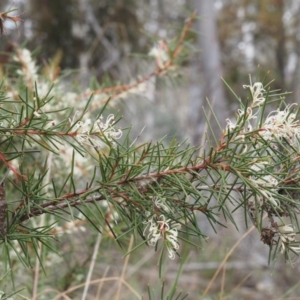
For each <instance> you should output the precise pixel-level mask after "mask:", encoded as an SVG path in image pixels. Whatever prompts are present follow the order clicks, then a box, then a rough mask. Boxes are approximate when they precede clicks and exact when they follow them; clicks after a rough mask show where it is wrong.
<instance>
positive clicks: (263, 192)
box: [249, 162, 279, 206]
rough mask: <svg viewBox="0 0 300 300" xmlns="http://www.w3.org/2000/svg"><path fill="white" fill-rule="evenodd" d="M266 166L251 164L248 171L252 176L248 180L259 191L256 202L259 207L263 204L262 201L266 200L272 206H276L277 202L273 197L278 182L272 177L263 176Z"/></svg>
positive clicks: (264, 163)
mask: <svg viewBox="0 0 300 300" xmlns="http://www.w3.org/2000/svg"><path fill="white" fill-rule="evenodd" d="M267 165H268V163H267V162H259V163H255V164H253V165H252V166H251V167H250V169H251V171H253V173H254V174H253V175H251V176H250V178H249V179H250V181H251V182H252V184H253V186H255V187H257V188H258V189H259V192H260V197H259V198H258V200H259V204H260V205H262V204H263V203H264V200H268V201H269V202H270V203H271V204H272V205H273V206H278V205H279V203H278V200H277V199H275V197H274V195H275V194H276V193H277V186H278V180H277V179H276V178H275V177H274V176H272V175H264V174H265V173H266V172H265V167H266V166H267Z"/></svg>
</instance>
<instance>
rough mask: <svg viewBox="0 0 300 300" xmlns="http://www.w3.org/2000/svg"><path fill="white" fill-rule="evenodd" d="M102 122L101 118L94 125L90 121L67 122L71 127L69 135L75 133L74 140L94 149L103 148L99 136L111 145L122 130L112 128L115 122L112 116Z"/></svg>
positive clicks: (120, 134) (119, 136)
mask: <svg viewBox="0 0 300 300" xmlns="http://www.w3.org/2000/svg"><path fill="white" fill-rule="evenodd" d="M102 120H103V117H102V116H101V117H100V118H99V119H98V120H96V122H94V123H93V122H92V120H91V119H87V120H86V121H76V122H74V121H72V120H69V121H70V123H71V126H73V127H72V131H71V132H70V133H76V135H75V138H76V140H77V141H78V142H79V143H80V144H81V145H83V144H88V145H91V146H93V147H95V148H96V149H98V148H101V147H102V146H103V138H102V139H101V138H100V139H99V137H101V136H102V137H103V136H104V137H105V139H107V140H108V141H109V142H111V143H113V142H114V140H116V139H119V138H121V136H122V130H121V129H117V130H116V129H115V128H114V126H113V123H114V120H115V118H114V115H113V114H111V115H109V116H108V117H107V119H106V122H105V123H103V122H102ZM97 137H98V138H97Z"/></svg>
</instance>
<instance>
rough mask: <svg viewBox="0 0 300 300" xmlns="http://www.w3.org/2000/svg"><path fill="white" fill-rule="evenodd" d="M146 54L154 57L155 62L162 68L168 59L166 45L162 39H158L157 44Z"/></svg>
mask: <svg viewBox="0 0 300 300" xmlns="http://www.w3.org/2000/svg"><path fill="white" fill-rule="evenodd" d="M148 55H149V56H152V57H155V58H156V63H157V65H158V67H159V68H163V67H164V66H165V64H166V62H168V61H169V60H170V57H169V53H168V45H167V44H166V42H165V41H163V40H161V41H159V42H158V44H157V45H155V46H154V47H153V48H152V49H151V50H150V52H149V54H148Z"/></svg>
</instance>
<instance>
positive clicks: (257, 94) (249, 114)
mask: <svg viewBox="0 0 300 300" xmlns="http://www.w3.org/2000/svg"><path fill="white" fill-rule="evenodd" d="M243 87H244V88H248V89H249V90H250V92H251V95H252V104H251V105H250V106H249V107H247V109H246V110H245V111H243V110H241V109H238V111H237V114H238V119H237V122H236V123H233V122H231V120H230V119H226V123H227V126H226V133H227V134H228V133H229V132H232V131H234V130H235V129H236V128H239V127H242V128H240V134H239V135H238V136H237V137H236V140H237V139H244V135H245V134H246V133H247V132H251V131H252V127H253V126H252V124H251V120H254V119H256V118H257V117H256V114H257V112H256V114H254V113H253V108H255V107H258V106H261V105H262V104H263V103H264V102H265V101H266V98H265V97H264V92H265V90H264V88H263V84H262V83H261V82H256V83H254V84H253V85H244V86H243ZM245 122H247V123H246V124H247V125H246V127H245V125H244V124H245Z"/></svg>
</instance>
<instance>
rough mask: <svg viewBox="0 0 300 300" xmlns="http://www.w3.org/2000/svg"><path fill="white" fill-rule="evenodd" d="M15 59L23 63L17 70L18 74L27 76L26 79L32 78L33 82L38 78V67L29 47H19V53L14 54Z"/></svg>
mask: <svg viewBox="0 0 300 300" xmlns="http://www.w3.org/2000/svg"><path fill="white" fill-rule="evenodd" d="M13 59H14V60H15V61H16V62H19V63H20V64H21V65H22V67H21V69H19V70H17V74H19V75H21V76H23V77H25V78H26V80H31V81H32V82H34V81H36V80H37V78H38V75H37V71H38V69H37V66H36V63H35V61H34V60H33V59H32V57H31V53H30V51H29V50H28V49H25V48H24V49H19V50H18V55H16V56H14V57H13Z"/></svg>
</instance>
